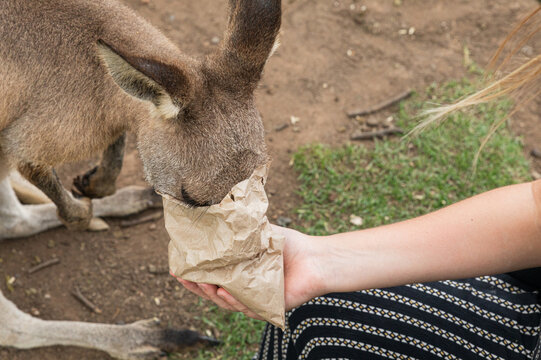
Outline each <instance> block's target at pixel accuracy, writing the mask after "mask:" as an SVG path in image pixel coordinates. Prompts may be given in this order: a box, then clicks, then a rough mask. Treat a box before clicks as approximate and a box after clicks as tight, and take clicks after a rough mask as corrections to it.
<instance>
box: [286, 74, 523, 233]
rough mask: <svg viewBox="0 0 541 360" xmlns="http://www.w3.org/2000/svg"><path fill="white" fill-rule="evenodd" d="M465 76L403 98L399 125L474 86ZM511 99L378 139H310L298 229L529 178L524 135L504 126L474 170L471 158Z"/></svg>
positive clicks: (423, 209) (436, 203) (389, 212)
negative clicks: (409, 133) (335, 142)
mask: <svg viewBox="0 0 541 360" xmlns="http://www.w3.org/2000/svg"><path fill="white" fill-rule="evenodd" d="M473 90H474V88H473V85H472V84H471V83H470V82H469V81H467V80H463V81H460V82H449V83H447V84H445V85H443V86H441V87H436V86H431V87H429V88H428V89H427V92H426V95H422V96H419V95H416V96H415V97H414V98H413V99H410V100H408V101H405V102H403V103H402V104H401V105H400V111H399V112H398V114H397V115H395V116H396V117H397V125H398V126H400V127H402V128H403V129H406V130H409V129H411V128H413V127H414V126H415V125H416V124H417V123H418V119H417V118H415V115H416V114H419V112H420V111H421V110H422V108H423V107H425V106H427V105H426V104H427V100H426V99H429V101H432V102H433V103H442V104H443V103H450V102H452V101H453V100H455V99H457V98H460V97H462V96H464V95H465V94H469V93H471V92H472V91H473ZM509 108H510V103H509V102H508V101H499V102H496V103H493V104H487V105H483V106H480V107H478V108H477V109H475V110H472V111H469V112H464V113H459V114H455V115H453V116H452V117H451V118H450V119H449V120H447V121H446V122H445V123H444V124H443V125H441V126H439V127H435V128H430V129H428V130H426V131H424V132H422V133H421V134H420V135H419V136H418V137H412V138H406V139H404V140H401V139H393V140H383V141H376V142H375V143H374V144H373V146H366V145H364V144H347V145H344V146H341V147H338V148H331V147H329V146H325V145H321V144H313V145H309V146H306V147H303V148H301V149H300V150H299V151H297V152H296V153H295V155H294V166H295V169H296V170H297V171H298V173H299V180H300V189H299V194H300V195H301V197H302V200H303V201H302V204H301V205H300V206H299V207H298V209H297V214H298V217H299V219H300V220H301V224H302V225H301V226H299V229H300V230H301V231H305V232H308V233H310V234H314V235H323V234H329V233H336V232H342V231H349V230H353V229H357V228H359V227H356V226H354V225H352V224H351V223H350V216H351V215H356V216H360V217H361V218H362V219H363V225H362V227H363V228H367V227H373V226H377V225H381V224H385V223H391V222H396V221H399V220H404V219H407V218H411V217H414V216H418V215H422V214H425V213H427V212H430V211H432V210H435V209H438V208H440V207H443V206H445V205H448V204H451V203H454V202H457V201H458V200H461V199H464V198H466V197H469V196H472V195H474V194H477V193H480V192H483V191H486V190H489V189H493V188H496V187H499V186H503V185H508V184H513V183H517V182H522V181H526V180H529V175H528V174H529V165H528V162H527V161H526V159H525V158H524V156H523V152H522V150H523V149H522V143H521V141H520V139H519V138H517V137H515V136H513V135H511V134H510V132H509V131H508V130H507V128H505V127H503V128H502V129H501V130H500V131H498V132H497V133H496V134H495V135H494V136H493V137H492V138H491V139H490V142H489V143H488V145H487V147H486V148H485V149H484V150H483V151H482V153H481V156H480V159H479V163H478V165H477V167H476V169H475V170H476V171H475V172H474V171H473V167H472V162H473V159H474V156H475V154H476V152H477V151H478V149H479V146H480V142H481V140H482V139H483V138H484V137H485V135H486V134H487V132H488V129H489V128H490V124H492V123H493V122H494V121H498V120H499V119H502V118H503V117H505V115H506V113H507V112H508V110H509Z"/></svg>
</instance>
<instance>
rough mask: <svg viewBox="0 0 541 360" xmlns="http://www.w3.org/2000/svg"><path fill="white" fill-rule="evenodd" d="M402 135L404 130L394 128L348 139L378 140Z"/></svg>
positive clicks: (359, 134)
mask: <svg viewBox="0 0 541 360" xmlns="http://www.w3.org/2000/svg"><path fill="white" fill-rule="evenodd" d="M403 133H404V130H402V129H400V128H396V127H395V128H389V129H383V130H377V131H369V132H362V133H357V134H353V135H351V138H350V139H351V140H369V139H374V138H378V139H379V138H382V137H384V136H388V135H394V134H403Z"/></svg>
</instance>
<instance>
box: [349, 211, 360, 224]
mask: <svg viewBox="0 0 541 360" xmlns="http://www.w3.org/2000/svg"><path fill="white" fill-rule="evenodd" d="M349 222H350V223H352V224H353V225H355V226H362V225H363V218H362V217H360V216H357V215H353V214H351V215H350V216H349Z"/></svg>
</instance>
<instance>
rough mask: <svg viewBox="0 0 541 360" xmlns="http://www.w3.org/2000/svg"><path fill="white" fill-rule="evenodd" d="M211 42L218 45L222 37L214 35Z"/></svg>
mask: <svg viewBox="0 0 541 360" xmlns="http://www.w3.org/2000/svg"><path fill="white" fill-rule="evenodd" d="M210 42H211V43H213V44H214V45H217V44H218V43H219V42H220V38H219V37H218V36H213V37H212V39H210Z"/></svg>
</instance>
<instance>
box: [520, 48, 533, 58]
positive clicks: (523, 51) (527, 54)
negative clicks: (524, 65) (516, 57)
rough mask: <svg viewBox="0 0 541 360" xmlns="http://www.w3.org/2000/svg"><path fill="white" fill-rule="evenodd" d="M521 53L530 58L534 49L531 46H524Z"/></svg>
mask: <svg viewBox="0 0 541 360" xmlns="http://www.w3.org/2000/svg"><path fill="white" fill-rule="evenodd" d="M520 51H521V52H522V53H523V54H524V55H526V56H528V57H532V56H533V47H531V46H530V45H526V46H524V47H523V48H522V49H521V50H520Z"/></svg>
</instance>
